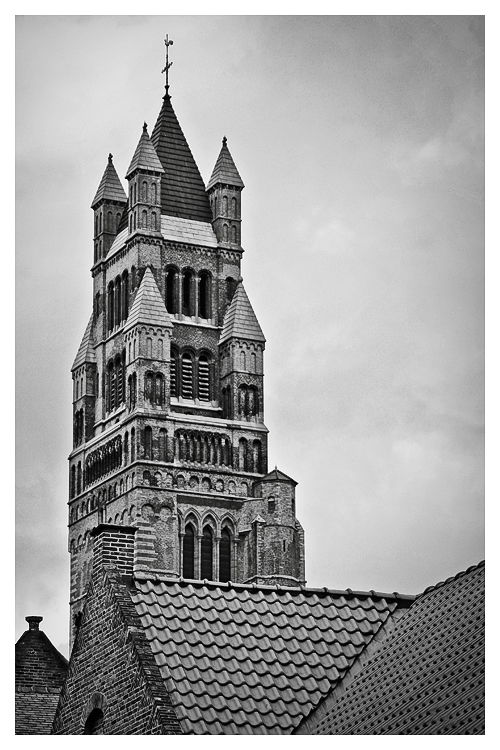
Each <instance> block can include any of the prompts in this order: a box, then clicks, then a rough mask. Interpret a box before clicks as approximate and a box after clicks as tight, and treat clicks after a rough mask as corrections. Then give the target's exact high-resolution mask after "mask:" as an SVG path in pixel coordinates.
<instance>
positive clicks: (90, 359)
mask: <svg viewBox="0 0 500 750" xmlns="http://www.w3.org/2000/svg"><path fill="white" fill-rule="evenodd" d="M93 321H94V316H93V315H91V316H90V320H89V322H88V323H87V327H86V329H85V333H84V334H83V338H82V341H81V344H80V346H79V348H78V352H77V354H76V357H75V360H74V362H73V365H72V366H71V372H72V375H73V447H76V446H77V445H80V443H82V442H84V441H85V440H87V439H88V438H89V437H91V436H92V431H93V425H94V419H95V401H96V397H97V360H96V355H95V342H94V336H93Z"/></svg>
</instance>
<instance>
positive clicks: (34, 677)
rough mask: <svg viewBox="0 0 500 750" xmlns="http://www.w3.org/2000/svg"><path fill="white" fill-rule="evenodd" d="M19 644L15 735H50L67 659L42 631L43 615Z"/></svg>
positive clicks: (35, 618) (36, 620) (32, 619)
mask: <svg viewBox="0 0 500 750" xmlns="http://www.w3.org/2000/svg"><path fill="white" fill-rule="evenodd" d="M26 620H27V621H28V622H29V624H30V628H29V630H26V631H25V632H24V633H23V634H22V636H21V637H20V638H19V640H18V642H17V643H16V734H50V730H51V726H52V720H53V718H54V715H55V711H56V708H57V703H58V701H59V693H60V691H61V687H62V685H63V683H64V680H65V678H66V673H67V669H68V662H67V660H66V659H65V658H64V656H63V655H62V654H61V653H59V651H58V650H57V649H56V648H55V647H54V646H53V645H52V643H51V642H50V640H49V639H48V638H47V636H46V635H45V633H43V632H42V631H41V630H39V627H38V626H39V622H40V621H41V620H42V618H41V617H27V618H26Z"/></svg>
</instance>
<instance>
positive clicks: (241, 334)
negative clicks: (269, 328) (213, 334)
mask: <svg viewBox="0 0 500 750" xmlns="http://www.w3.org/2000/svg"><path fill="white" fill-rule="evenodd" d="M231 338H234V339H249V340H250V341H265V340H266V339H265V338H264V334H263V333H262V329H261V327H260V325H259V321H258V320H257V317H256V315H255V313H254V311H253V307H252V305H251V304H250V300H249V299H248V296H247V293H246V291H245V287H244V286H243V283H242V282H241V281H240V283H239V284H238V286H237V287H236V291H235V293H234V295H233V299H232V300H231V304H230V305H229V307H228V309H227V310H226V314H225V315H224V322H223V325H222V333H221V336H220V339H219V343H220V344H222V343H223V342H224V341H228V340H229V339H231Z"/></svg>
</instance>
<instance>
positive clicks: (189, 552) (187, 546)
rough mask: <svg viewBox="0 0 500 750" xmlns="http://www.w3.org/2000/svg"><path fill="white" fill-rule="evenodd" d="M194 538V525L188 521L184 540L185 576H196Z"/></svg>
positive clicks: (183, 566) (183, 560)
mask: <svg viewBox="0 0 500 750" xmlns="http://www.w3.org/2000/svg"><path fill="white" fill-rule="evenodd" d="M194 538H195V534H194V528H193V525H192V524H191V523H188V524H186V528H185V531H184V538H183V540H182V575H183V577H184V578H194Z"/></svg>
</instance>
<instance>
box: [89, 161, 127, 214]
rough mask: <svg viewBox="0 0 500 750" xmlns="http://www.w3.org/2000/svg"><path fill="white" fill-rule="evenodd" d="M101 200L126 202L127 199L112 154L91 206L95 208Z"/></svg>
mask: <svg viewBox="0 0 500 750" xmlns="http://www.w3.org/2000/svg"><path fill="white" fill-rule="evenodd" d="M101 200H111V201H119V202H120V203H125V202H126V200H127V196H126V195H125V191H124V189H123V187H122V184H121V182H120V178H119V177H118V175H117V173H116V169H115V167H114V164H113V157H112V155H111V154H110V155H109V156H108V163H107V165H106V169H105V170H104V174H103V176H102V179H101V182H100V183H99V187H98V188H97V193H96V194H95V196H94V200H93V201H92V205H91V208H95V206H96V205H97V204H98V203H99V201H101Z"/></svg>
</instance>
